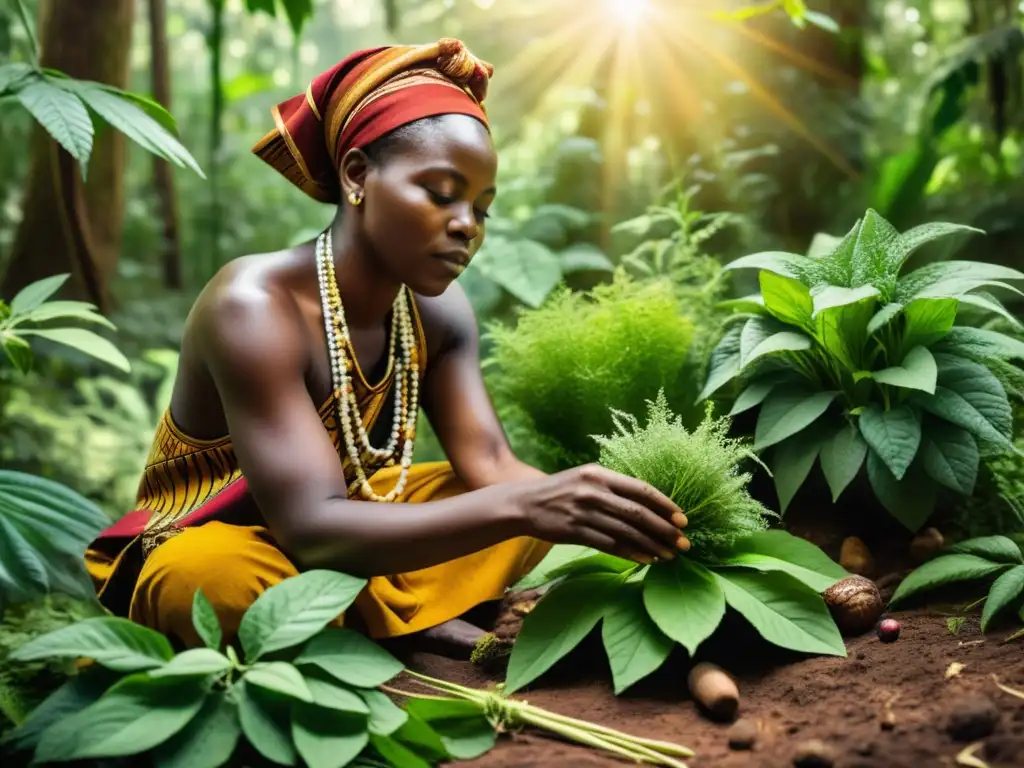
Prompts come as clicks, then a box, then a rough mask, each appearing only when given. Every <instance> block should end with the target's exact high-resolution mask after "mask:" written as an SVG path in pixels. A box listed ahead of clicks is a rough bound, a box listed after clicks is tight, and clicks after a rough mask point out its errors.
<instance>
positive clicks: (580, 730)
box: [382, 670, 694, 768]
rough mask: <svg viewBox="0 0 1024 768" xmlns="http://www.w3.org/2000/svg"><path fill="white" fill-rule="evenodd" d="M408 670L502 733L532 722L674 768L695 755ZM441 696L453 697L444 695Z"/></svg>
mask: <svg viewBox="0 0 1024 768" xmlns="http://www.w3.org/2000/svg"><path fill="white" fill-rule="evenodd" d="M406 673H407V674H408V675H410V676H411V677H413V678H415V679H416V680H418V681H419V682H420V683H422V684H423V685H425V686H426V687H428V688H430V689H432V690H434V691H437V692H440V693H446V694H449V696H454V697H455V699H454V700H462V701H468V702H472V703H473V704H475V705H476V706H478V707H480V709H481V710H482V711H483V712H484V713H485V715H486V717H487V719H488V721H489V722H490V723H491V724H492V725H493V727H494V728H495V730H496V731H497V732H499V733H502V732H506V731H512V730H516V729H519V728H522V727H523V726H532V727H534V728H537V729H540V730H542V731H547V732H549V733H553V734H555V735H557V736H560V737H561V738H563V739H567V740H569V741H573V742H576V743H578V744H582V745H584V746H588V747H592V748H594V749H600V750H602V751H606V752H610V753H612V754H615V755H617V756H619V757H622V758H625V759H628V760H633V761H635V762H640V763H651V764H654V765H664V766H671V767H672V768H686V764H685V763H683V762H681V761H679V760H677V759H676V758H678V757H693V755H694V752H693V751H692V750H691V749H688V748H687V747H684V746H680V745H678V744H672V743H671V742H666V741H659V740H656V739H645V738H640V737H637V736H631V735H629V734H627V733H623V732H621V731H616V730H614V729H612V728H606V727H604V726H600V725H596V724H594V723H588V722H586V721H585V720H578V719H576V718H572V717H566V716H565V715H559V714H557V713H554V712H550V711H548V710H545V709H541V708H540V707H535V706H532V705H530V704H529V703H527V702H526V701H517V700H514V699H510V698H507V697H505V696H504V695H503V694H502V693H501V692H495V691H481V690H477V689H473V688H467V687H465V686H462V685H458V684H456V683H450V682H446V681H444V680H438V679H436V678H433V677H429V676H427V675H422V674H419V673H417V672H412V671H411V670H406ZM382 690H384V691H386V692H388V693H392V694H395V695H400V696H405V697H422V694H416V693H410V692H408V691H403V690H399V689H396V688H392V687H389V686H382ZM438 700H441V701H444V700H452V699H446V698H445V697H441V698H439V699H438Z"/></svg>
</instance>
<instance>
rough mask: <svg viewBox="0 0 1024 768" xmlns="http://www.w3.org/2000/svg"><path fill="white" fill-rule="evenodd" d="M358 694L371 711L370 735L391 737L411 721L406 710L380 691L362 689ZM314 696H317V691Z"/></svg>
mask: <svg viewBox="0 0 1024 768" xmlns="http://www.w3.org/2000/svg"><path fill="white" fill-rule="evenodd" d="M357 693H358V694H359V696H360V697H362V699H363V701H364V702H366V706H367V707H368V708H369V710H370V725H369V728H370V733H372V734H376V735H377V736H390V735H391V734H392V733H394V732H395V731H397V730H398V729H399V728H401V727H402V726H403V725H405V721H406V720H408V719H409V715H408V714H407V713H406V711H405V710H404V709H400V708H399V707H397V706H396V705H395V703H394V702H393V701H391V699H389V698H388V697H387V696H386V695H385V694H383V693H381V692H380V691H376V690H363V689H360V690H359V691H357ZM313 695H314V696H315V695H316V690H315V689H314V691H313Z"/></svg>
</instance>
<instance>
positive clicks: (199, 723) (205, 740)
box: [154, 691, 242, 768]
mask: <svg viewBox="0 0 1024 768" xmlns="http://www.w3.org/2000/svg"><path fill="white" fill-rule="evenodd" d="M241 735H242V725H241V723H240V722H239V721H238V705H237V704H236V703H235V702H234V701H232V700H231V699H230V698H228V696H227V694H226V693H225V692H223V691H215V692H213V693H211V694H210V695H209V696H207V698H206V701H205V702H204V704H203V708H202V709H201V710H199V714H197V715H196V716H195V717H194V718H192V721H191V722H190V723H189V724H188V725H187V726H185V728H183V729H182V730H180V731H179V732H178V733H177V734H175V735H174V736H172V737H171V738H170V739H169V740H168V741H167V742H165V743H164V744H163V745H161V746H160V747H158V748H157V750H156V755H155V760H154V762H155V763H156V768H220V766H222V765H226V764H227V763H228V761H229V760H230V759H231V756H232V755H233V754H234V751H235V747H236V746H238V740H239V738H240V737H241Z"/></svg>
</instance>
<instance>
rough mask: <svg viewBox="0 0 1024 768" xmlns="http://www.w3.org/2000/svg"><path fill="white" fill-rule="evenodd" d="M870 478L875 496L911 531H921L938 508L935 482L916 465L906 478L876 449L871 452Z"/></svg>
mask: <svg viewBox="0 0 1024 768" xmlns="http://www.w3.org/2000/svg"><path fill="white" fill-rule="evenodd" d="M867 464H868V481H869V482H870V483H871V490H873V491H874V492H875V497H876V498H877V499H878V500H879V501H880V502H881V503H882V506H883V507H885V508H886V510H888V512H889V514H891V515H892V516H893V517H895V518H896V519H897V520H898V521H899V522H900V523H902V524H903V526H904V527H906V528H907V529H908V530H910V531H912V532H915V533H916V532H917V531H918V530H919V529H920V528H921V526H922V525H924V524H925V522H926V521H927V520H928V518H929V517H930V516H931V514H932V512H933V511H934V509H935V483H934V482H932V481H931V479H930V478H928V477H927V475H925V473H924V470H922V469H921V468H920V466H919V465H918V464H917V463H915V464H912V465H911V467H910V469H909V470H908V471H907V473H906V474H905V475H904V476H903V479H902V480H897V479H896V478H895V477H894V476H893V474H892V472H891V471H890V470H889V467H887V466H886V464H885V462H884V461H883V460H882V459H881V458H880V457H879V456H878V454H877V453H875V452H874V451H868V462H867Z"/></svg>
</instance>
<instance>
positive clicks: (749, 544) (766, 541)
mask: <svg viewBox="0 0 1024 768" xmlns="http://www.w3.org/2000/svg"><path fill="white" fill-rule="evenodd" d="M723 563H724V564H725V565H739V566H743V567H745V568H753V569H755V570H759V571H783V572H784V573H788V574H789V575H790V576H794V577H795V578H796V579H797V580H799V581H800V582H802V583H804V584H806V585H807V586H809V587H810V588H811V589H815V590H817V591H818V592H823V591H824V590H826V589H828V588H829V587H830V586H832V584H834V583H835V582H836V581H838V580H839V579H844V578H846V577H847V576H848V575H849V574H848V573H847V572H846V570H845V569H844V568H843V567H842V566H841V565H839V563H837V562H835V561H834V560H832V558H830V557H829V556H828V555H826V554H825V553H824V552H823V551H822V550H821V549H820V548H818V547H816V546H815V545H814V544H812V543H811V542H809V541H807V540H806V539H801V538H800V537H798V536H794V535H793V534H791V533H789V532H788V531H783V530H780V529H772V530H768V531H760V532H759V533H755V534H752V535H751V536H748V537H747V538H745V539H740V540H739V541H738V542H736V547H735V550H734V554H733V555H732V556H730V557H728V558H725V559H724V560H723ZM826 582H827V583H826ZM822 584H825V586H821V585H822Z"/></svg>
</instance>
